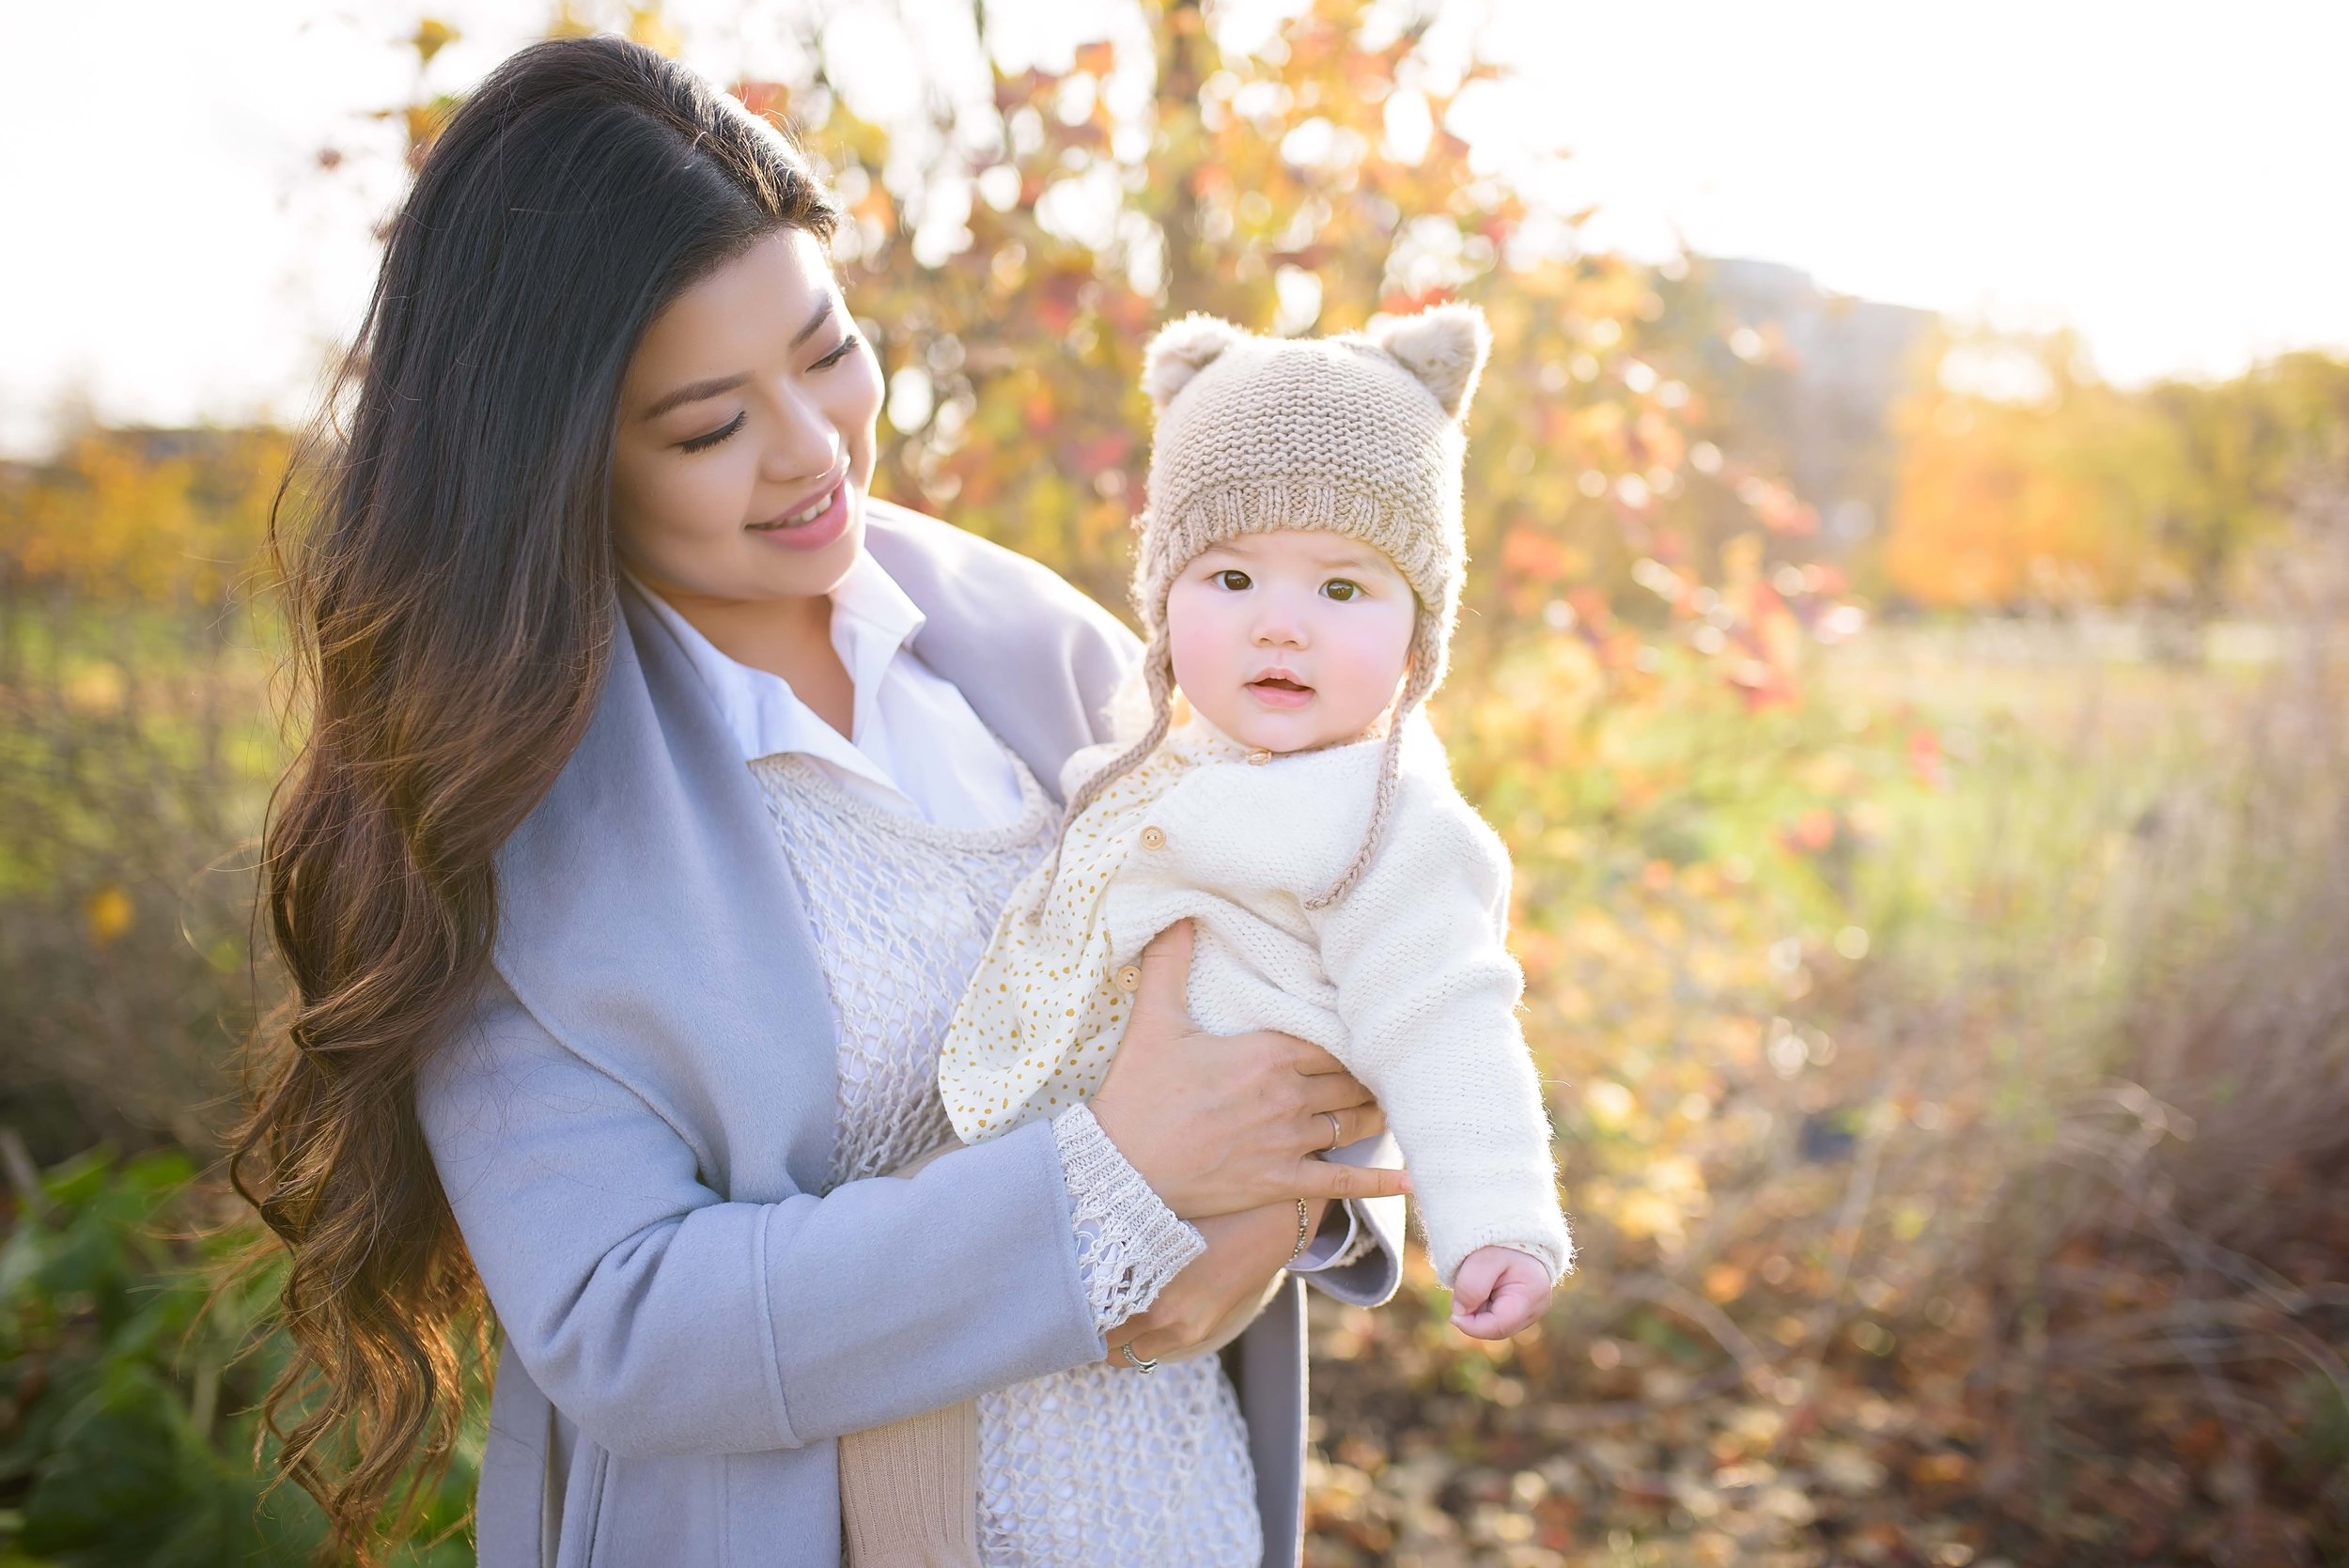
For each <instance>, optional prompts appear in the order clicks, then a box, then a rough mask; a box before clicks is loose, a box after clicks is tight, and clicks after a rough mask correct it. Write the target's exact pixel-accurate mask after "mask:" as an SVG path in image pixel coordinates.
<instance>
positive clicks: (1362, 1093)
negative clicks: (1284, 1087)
mask: <svg viewBox="0 0 2349 1568" xmlns="http://www.w3.org/2000/svg"><path fill="white" fill-rule="evenodd" d="M1299 1092H1300V1094H1302V1097H1303V1099H1304V1102H1305V1110H1307V1111H1308V1112H1310V1113H1312V1114H1315V1115H1318V1114H1320V1113H1321V1112H1322V1111H1325V1110H1353V1109H1354V1108H1355V1107H1357V1106H1364V1105H1371V1104H1374V1103H1376V1102H1374V1101H1373V1100H1372V1099H1371V1097H1370V1091H1369V1090H1367V1089H1365V1088H1363V1087H1362V1080H1361V1079H1358V1078H1356V1077H1355V1076H1354V1075H1353V1074H1352V1073H1349V1072H1345V1071H1339V1072H1334V1073H1315V1074H1314V1075H1313V1076H1312V1077H1311V1078H1307V1079H1299Z"/></svg>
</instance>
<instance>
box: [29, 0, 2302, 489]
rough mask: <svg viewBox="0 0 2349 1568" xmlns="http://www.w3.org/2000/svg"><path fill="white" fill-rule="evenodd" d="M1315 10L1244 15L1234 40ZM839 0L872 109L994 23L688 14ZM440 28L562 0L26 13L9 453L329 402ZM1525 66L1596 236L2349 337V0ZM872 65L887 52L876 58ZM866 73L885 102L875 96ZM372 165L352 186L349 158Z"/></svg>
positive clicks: (1456, 31) (1010, 13) (1600, 16)
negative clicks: (419, 41) (427, 17)
mask: <svg viewBox="0 0 2349 1568" xmlns="http://www.w3.org/2000/svg"><path fill="white" fill-rule="evenodd" d="M1294 4H1295V0H1239V4H1238V10H1239V12H1240V13H1242V14H1240V15H1238V16H1237V18H1236V19H1235V20H1234V22H1233V23H1232V34H1231V36H1233V37H1235V38H1244V37H1246V36H1249V35H1250V34H1251V33H1252V32H1260V31H1261V29H1262V28H1263V26H1265V25H1267V24H1268V23H1267V19H1268V17H1269V16H1270V14H1271V13H1274V12H1277V11H1278V10H1280V9H1282V8H1283V6H1284V5H1286V6H1288V7H1289V8H1294ZM811 7H813V8H815V10H816V14H817V15H819V16H822V17H825V18H829V19H830V20H829V23H828V26H827V28H826V30H825V32H824V37H825V38H826V39H827V42H828V45H829V47H830V49H831V52H832V54H833V57H834V58H835V61H837V62H839V63H840V65H841V67H842V69H843V70H844V72H845V73H846V74H847V75H848V87H849V89H850V90H851V92H852V93H854V92H856V91H858V90H859V88H860V86H861V85H862V86H863V91H865V92H867V93H869V94H871V95H872V96H873V97H874V98H876V99H878V98H880V97H883V96H886V95H890V94H893V93H894V92H897V91H901V90H903V86H904V84H905V83H907V82H908V81H909V80H910V74H909V73H907V72H905V71H904V70H902V63H903V62H904V61H906V60H907V59H908V58H909V57H911V58H914V59H918V60H924V61H926V63H927V64H928V65H929V66H930V67H931V68H932V69H933V70H940V71H951V70H953V69H954V67H955V64H956V54H957V45H958V44H959V45H962V46H963V47H966V48H967V40H968V39H969V23H968V21H967V17H968V14H969V4H968V0H960V5H959V8H957V0H902V9H903V11H904V12H905V13H906V14H907V15H908V16H909V17H910V20H911V25H910V27H907V28H905V29H903V30H902V31H901V30H900V28H899V25H898V24H897V23H894V22H893V21H892V20H890V18H889V9H890V8H889V7H887V6H886V5H881V4H875V3H873V0H671V4H670V6H669V11H670V14H671V15H672V16H673V17H675V18H676V19H677V22H678V23H679V25H680V27H681V28H682V30H683V32H684V35H685V39H686V43H687V57H688V58H689V59H690V60H692V62H693V63H694V64H696V65H699V66H701V67H702V68H703V69H705V70H708V71H710V72H711V73H712V74H714V75H720V76H733V75H739V74H745V73H748V74H765V75H774V74H782V73H784V72H785V70H786V69H787V65H788V62H789V60H790V58H791V56H792V54H793V48H794V46H793V45H792V44H791V42H790V41H789V40H790V39H791V37H792V36H793V34H794V32H795V29H794V27H793V26H792V25H791V24H790V23H791V19H792V18H795V17H802V16H805V15H807V14H808V13H809V10H810V8H811ZM427 9H429V10H430V11H431V12H432V13H433V14H437V15H440V16H443V17H445V18H447V19H448V20H450V21H452V22H453V23H456V24H457V25H459V27H460V28H461V29H462V30H463V31H464V34H465V38H464V40H463V41H462V42H461V43H459V45H457V46H455V47H452V48H451V49H449V50H448V51H447V52H446V53H444V54H443V56H442V57H441V59H440V60H439V61H438V62H436V64H435V66H434V68H433V70H432V73H431V76H430V78H429V83H430V85H432V86H433V87H435V88H440V87H450V86H458V85H463V84H465V83H467V82H470V81H472V80H474V79H475V78H477V77H478V76H479V75H480V74H481V73H482V72H484V71H486V70H488V69H489V68H490V66H491V65H492V64H494V63H495V61H496V60H497V59H498V58H499V57H500V56H501V55H503V54H505V53H506V51H507V50H508V49H511V48H512V47H514V46H515V45H517V44H519V43H521V42H522V41H525V40H526V39H528V38H529V37H531V36H533V34H534V33H535V31H536V29H537V26H538V25H539V24H540V23H542V22H543V20H544V18H545V17H546V15H547V14H548V11H549V9H550V7H549V5H548V4H547V3H546V0H446V3H444V4H441V5H437V6H423V5H417V4H414V3H413V0H392V3H386V0H375V3H366V0H239V3H238V4H236V5H234V6H225V5H194V4H190V3H189V0H74V3H71V4H51V5H40V6H35V5H31V4H16V5H12V6H10V7H9V8H8V10H7V12H6V15H5V21H0V195H4V196H5V199H6V202H7V210H8V230H9V233H10V235H11V239H10V240H9V241H8V243H7V244H6V245H4V246H0V452H9V453H24V452H30V451H35V450H37V449H38V448H39V446H40V445H41V444H42V443H43V442H44V440H45V438H46V437H47V435H48V433H49V432H50V431H51V430H52V429H53V428H54V426H55V423H56V419H57V411H58V410H59V409H60V408H61V407H65V406H68V405H70V404H72V403H76V402H79V403H81V404H83V405H84V406H86V407H89V408H92V409H94V410H95V411H96V412H97V413H98V414H99V415H101V417H104V418H107V419H112V420H119V421H134V420H135V421H148V422H153V423H160V424H179V423H188V422H193V421H197V420H202V419H212V420H221V421H228V420H238V419H243V418H248V417H253V416H256V415H272V416H275V417H280V418H288V417H298V416H299V415H300V414H301V412H302V411H303V408H304V406H305V404H306V402H307V400H308V398H309V396H311V395H312V389H313V388H314V386H315V384H316V379H317V373H318V368H319V365H320V364H321V362H322V357H323V354H324V352H325V349H326V347H327V346H328V345H329V344H331V343H333V342H334V341H335V340H336V339H337V338H338V337H339V336H341V335H342V334H345V333H347V332H348V331H349V330H350V326H351V325H352V324H353V322H354V321H355V319H356V318H357V315H358V312H359V309H360V306H361V304H362V303H364V299H365V295H366V287H367V285H368V282H369V278H370V273H371V267H372V263H373V248H372V245H371V242H370V241H369V239H368V235H367V230H368V227H369V225H370V223H371V222H372V221H373V219H374V218H375V217H376V216H378V215H379V214H380V213H381V211H382V210H383V209H384V208H385V206H386V205H387V204H388V203H389V202H390V201H391V200H392V198H393V196H394V195H395V194H396V192H397V167H396V165H395V163H394V162H393V159H392V156H391V153H392V150H393V149H394V148H395V147H397V133H396V132H395V131H394V130H393V129H392V128H391V127H389V126H387V125H382V124H379V123H376V122H372V121H370V120H368V119H367V118H366V111H367V110H369V109H373V108H376V107H380V106H381V105H384V104H388V103H396V102H400V101H405V100H406V98H407V97H408V96H409V95H410V94H411V93H412V90H413V89H414V86H415V85H416V84H415V69H414V64H413V59H412V55H409V54H406V53H405V52H404V51H403V50H401V49H399V48H398V47H397V46H396V45H395V44H394V43H393V41H392V40H393V39H397V37H399V36H400V35H401V34H402V33H404V32H406V31H408V30H409V29H410V27H412V22H413V18H414V17H415V16H416V15H417V14H420V13H421V12H423V11H424V10H427ZM1105 9H1107V8H1095V7H1087V8H1081V9H1078V10H1074V11H1072V9H1071V8H1067V7H1065V6H1060V7H1055V6H1053V5H1052V4H1050V0H989V4H988V13H989V16H990V18H992V19H993V20H994V21H995V23H997V25H998V27H999V29H1000V37H999V45H998V47H999V50H1001V51H1003V53H1005V54H1010V55H1013V56H1015V57H1014V58H1013V59H1011V60H1010V61H1008V62H1007V63H1011V64H1014V65H1018V64H1022V63H1025V59H1026V58H1027V57H1030V56H1034V55H1039V54H1040V55H1044V56H1050V55H1051V54H1060V53H1063V52H1065V49H1066V41H1065V39H1063V38H1062V37H1060V36H1058V33H1057V29H1058V27H1059V26H1060V25H1062V23H1058V22H1057V21H1056V20H1055V19H1056V18H1061V17H1066V16H1069V15H1072V14H1075V15H1092V14H1098V13H1099V12H1100V11H1102V10H1105ZM1439 38H1442V39H1451V40H1452V41H1454V42H1455V44H1456V43H1464V42H1465V41H1466V40H1468V39H1470V38H1479V39H1481V40H1482V46H1483V48H1484V50H1485V51H1486V54H1489V55H1492V56H1495V57H1498V58H1500V59H1502V60H1504V61H1507V62H1509V63H1510V64H1512V65H1514V66H1515V67H1516V68H1517V70H1518V71H1519V72H1520V77H1521V79H1520V80H1519V82H1517V84H1516V85H1513V86H1511V87H1508V88H1504V89H1502V90H1500V91H1497V92H1493V93H1488V94H1486V97H1485V100H1484V101H1483V102H1482V103H1481V104H1478V105H1476V106H1475V108H1474V111H1473V112H1472V113H1470V114H1468V115H1466V116H1464V117H1465V119H1466V121H1467V123H1465V124H1464V125H1462V126H1461V127H1460V129H1462V130H1463V131H1464V132H1468V133H1469V134H1470V136H1471V139H1472V140H1475V141H1477V142H1478V143H1479V144H1480V146H1483V147H1486V148H1487V149H1488V150H1489V152H1490V155H1491V156H1493V157H1496V158H1499V159H1502V160H1504V161H1507V160H1510V159H1512V158H1513V157H1514V156H1515V154H1514V153H1513V151H1512V149H1513V148H1522V147H1539V146H1543V145H1545V144H1551V145H1563V146H1566V147H1572V148H1573V149H1574V152H1575V156H1574V157H1573V158H1572V159H1571V160H1570V161H1569V162H1568V163H1566V164H1565V166H1564V172H1563V176H1562V177H1561V181H1560V186H1559V189H1558V190H1557V192H1556V193H1555V194H1556V195H1557V198H1558V199H1559V200H1561V201H1565V202H1571V203H1573V204H1574V205H1576V206H1580V205H1584V204H1588V203H1592V202H1595V203H1597V204H1599V206H1600V208H1601V212H1600V216H1599V217H1598V218H1597V219H1595V221H1594V223H1593V225H1592V226H1591V227H1590V229H1589V230H1587V231H1586V235H1585V241H1586V243H1591V244H1614V245H1619V246H1622V247H1624V248H1626V249H1629V250H1632V251H1635V252H1637V253H1640V254H1642V255H1648V256H1657V255H1660V254H1663V252H1664V251H1666V250H1667V249H1669V247H1670V246H1671V245H1672V243H1673V242H1674V237H1675V236H1679V237H1684V238H1685V240H1686V241H1687V242H1688V245H1689V246H1690V247H1691V248H1693V249H1695V250H1698V251H1701V252H1703V253H1706V254H1712V255H1723V256H1760V257H1766V258H1769V259H1773V260H1779V261H1785V262H1789V263H1792V264H1794V265H1796V266H1798V267H1801V268H1804V269H1806V270H1808V271H1810V272H1812V273H1813V274H1814V275H1815V276H1817V277H1818V278H1819V279H1820V281H1821V282H1822V283H1823V284H1825V285H1826V286H1827V287H1831V288H1836V289H1840V290H1843V291H1847V292H1851V293H1857V294H1861V295H1865V296H1868V297H1871V298H1875V299H1882V300H1890V301H1895V302H1899V303H1908V304H1917V305H1924V306H1929V307H1933V308H1937V309H1941V310H1947V311H1952V312H1957V313H1960V314H1966V315H1989V316H1992V317H1995V318H1999V319H2001V320H2004V321H2009V322H2015V323H2019V324H2033V325H2038V324H2049V323H2052V322H2055V321H2068V322H2070V323H2071V324H2073V325H2074V326H2076V327H2077V328H2078V329H2079V330H2080V331H2081V332H2082V333H2083V334H2084V335H2085V336H2086V338H2087V341H2088V343H2089V346H2090V349H2091V351H2092V355H2093V356H2094V358H2095V360H2096V362H2097V364H2098V365H2100V366H2101V367H2102V368H2103V369H2104V371H2105V372H2106V373H2107V374H2108V375H2110V376H2113V377H2115V378H2116V379H2120V380H2143V379H2146V378H2150V377H2153V376H2156V375H2161V374H2167V373H2172V372H2188V373H2198V374H2225V373H2229V372H2232V371H2233V370H2235V369H2238V368H2240V367H2241V366H2242V365H2245V364H2247V363H2248V362H2249V361H2251V360H2253V359H2255V358H2258V357H2260V356H2262V355H2264V354H2268V353H2272V352H2275V351H2277V350H2279V349H2286V348H2292V347H2299V346H2304V345H2319V346H2328V347H2332V348H2336V349H2349V202H2344V201H2343V200H2342V197H2341V192H2342V191H2343V190H2344V189H2345V188H2349V175H2344V173H2343V171H2344V170H2349V114H2343V113H2342V112H2341V93H2342V91H2343V81H2342V77H2341V69H2342V62H2343V61H2345V60H2349V5H2341V4H2337V3H2331V0H2297V3H2295V0H2231V3H2230V4H2228V5H2227V6H2225V7H2211V6H2207V5H2186V4H2184V3H2182V0H2134V3H2128V4H2122V3H2106V0H2036V3H2017V0H1970V3H1968V4H1967V5H1965V6H1962V7H1960V6H1954V5H1949V4H1923V3H1914V4H1910V3H1903V4H1885V3H1884V0H1833V3H1830V0H1816V3H1807V0H1786V3H1781V4H1777V5H1770V6H1757V5H1754V4H1752V3H1751V0H1676V3H1670V4H1666V3H1651V4H1623V3H1616V4H1610V5H1598V4H1591V3H1586V0H1458V4H1456V5H1455V6H1454V7H1453V8H1450V9H1448V10H1447V12H1446V14H1445V18H1444V21H1443V23H1442V27H1441V30H1440V32H1439ZM862 60H869V61H871V62H872V65H871V68H870V69H869V70H867V69H866V68H864V67H863V66H861V65H859V64H857V63H856V62H858V61H862ZM860 79H861V80H860ZM327 146H332V147H337V148H339V149H341V150H343V151H344V152H346V153H347V154H349V155H350V159H349V161H348V162H347V163H345V164H344V166H343V168H342V169H341V170H339V171H338V172H337V173H336V174H335V175H334V176H333V177H331V178H327V177H321V176H319V174H318V173H317V172H316V169H315V164H314V158H315V154H316V153H317V151H318V150H319V148H320V147H327Z"/></svg>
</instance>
